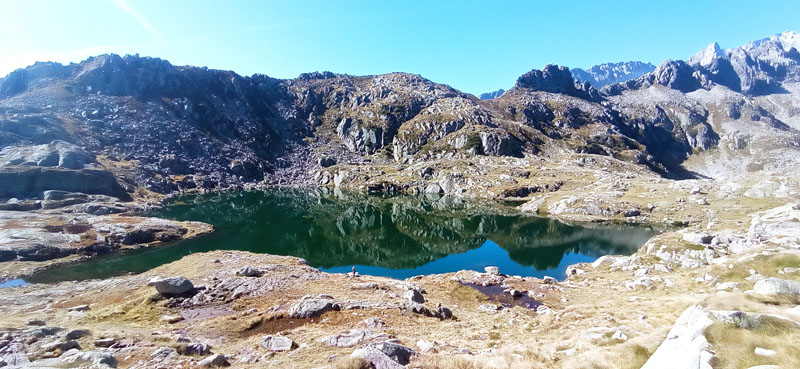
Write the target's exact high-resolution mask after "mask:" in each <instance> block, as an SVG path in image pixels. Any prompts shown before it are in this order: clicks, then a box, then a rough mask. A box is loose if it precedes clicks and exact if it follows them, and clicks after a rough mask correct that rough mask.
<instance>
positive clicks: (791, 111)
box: [0, 33, 800, 193]
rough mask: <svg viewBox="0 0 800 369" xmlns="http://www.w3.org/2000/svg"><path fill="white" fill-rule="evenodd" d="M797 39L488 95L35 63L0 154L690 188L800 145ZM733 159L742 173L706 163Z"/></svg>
mask: <svg viewBox="0 0 800 369" xmlns="http://www.w3.org/2000/svg"><path fill="white" fill-rule="evenodd" d="M793 35H794V36H796V34H794V33H784V34H781V35H778V36H775V37H772V38H769V39H765V40H761V41H756V42H751V43H749V44H747V45H745V46H742V47H739V48H736V49H732V50H726V51H722V50H721V49H719V47H718V46H714V44H712V46H710V47H709V48H707V49H705V50H704V51H702V52H701V53H700V54H698V55H696V56H695V57H692V58H691V59H690V60H689V61H688V62H683V61H665V62H664V63H662V64H661V65H659V66H658V67H657V68H656V69H655V70H654V71H653V72H651V73H647V74H644V75H642V76H641V77H639V78H637V79H634V80H630V81H627V82H622V83H617V84H611V85H607V86H605V87H603V88H602V89H600V90H597V89H596V88H595V87H594V86H592V84H591V83H589V82H588V81H584V82H583V83H579V82H576V81H575V79H574V78H573V74H572V73H571V72H570V70H569V69H568V68H566V67H559V66H554V65H549V66H546V67H545V68H544V69H542V70H533V71H531V72H528V73H526V74H524V75H523V76H521V77H520V78H519V79H518V81H517V84H516V85H515V86H514V88H512V89H511V90H509V91H506V92H505V93H503V94H502V96H500V97H497V98H495V99H492V100H480V99H477V98H475V97H474V96H472V95H469V94H465V93H462V92H460V91H458V90H456V89H453V88H452V87H450V86H446V85H442V84H437V83H434V82H432V81H429V80H427V79H425V78H422V77H421V76H418V75H413V74H405V73H392V74H386V75H376V76H349V75H340V74H334V73H330V72H324V73H306V74H303V75H301V76H299V77H298V78H296V79H291V80H278V79H274V78H270V77H268V76H265V75H259V74H256V75H253V76H249V77H244V76H240V75H237V74H236V73H233V72H229V71H219V70H210V69H207V68H198V67H190V66H173V65H172V64H170V63H169V62H167V61H165V60H161V59H157V58H145V57H138V56H125V57H121V56H118V55H101V56H98V57H93V58H90V59H87V60H86V61H84V62H81V63H79V64H70V65H60V64H57V63H36V64H34V65H32V66H30V67H27V68H25V69H19V70H17V71H15V72H12V73H11V74H9V75H8V76H6V77H5V78H3V79H2V80H0V147H3V148H8V147H12V146H13V147H20V146H30V145H44V144H50V143H51V142H53V141H54V140H61V141H64V142H67V143H71V144H74V145H77V147H78V148H79V149H81V150H85V151H86V152H87V153H90V154H91V155H93V156H97V158H98V161H99V162H101V165H102V166H105V167H106V168H107V169H108V170H109V171H111V172H113V173H114V176H115V178H116V179H117V180H118V181H119V183H120V185H121V186H122V187H123V188H127V189H128V190H132V189H136V188H141V189H144V190H145V191H147V192H149V191H152V192H157V193H171V192H175V191H179V190H188V189H193V188H207V189H213V188H228V187H242V186H247V185H251V184H281V183H283V184H285V183H317V184H331V185H340V184H342V183H345V186H347V185H358V186H360V185H364V181H366V182H367V183H366V185H369V182H370V181H371V180H370V179H369V178H366V179H362V180H361V181H355V182H353V181H341V180H340V181H338V182H337V181H334V179H335V178H334V177H336V176H337V175H339V177H340V178H344V177H343V175H344V174H343V173H344V172H343V171H344V170H346V168H347V167H349V166H353V165H363V164H366V163H371V164H372V165H373V166H376V165H385V166H392V167H394V168H397V169H400V170H402V168H403V167H405V166H406V165H410V164H414V163H422V162H426V161H430V160H440V159H442V160H451V159H467V160H472V159H470V158H475V157H480V156H501V157H502V156H507V157H530V158H535V157H540V158H545V159H548V160H556V161H558V160H564V158H567V157H569V155H571V153H577V154H592V155H603V156H609V157H613V158H616V159H619V160H623V161H628V162H631V163H636V164H640V165H643V166H645V167H646V168H649V169H650V170H652V171H654V172H656V173H659V174H661V175H663V176H668V177H679V178H683V177H690V176H697V175H702V176H714V177H718V176H735V175H739V174H742V173H744V172H745V170H746V168H747V167H748V165H750V164H752V165H750V168H751V169H752V168H755V167H756V166H758V167H760V168H762V169H767V170H777V169H785V168H784V167H785V165H787V163H786V160H783V161H781V160H780V159H779V158H781V157H784V158H786V157H792V156H791V155H789V156H786V154H787V153H789V152H796V151H797V150H798V145H797V143H798V142H799V140H798V138H797V129H798V128H800V115H798V113H800V102H798V97H797V96H798V95H797V93H796V91H797V89H798V88H800V87H798V86H800V85H798V83H799V82H800V67H799V66H798V63H799V62H800V54H798V52H797V49H796V48H795V46H793V45H794V44H795V41H796V39H797V38H796V37H794V36H793ZM761 142H763V143H764V144H763V145H762V144H761ZM14 150H18V149H14ZM743 150H749V153H748V154H747V155H744V154H743V152H742V151H743ZM7 155H9V154H0V156H3V157H5V156H7ZM725 156H730V157H737V158H740V159H741V160H742V161H744V164H745V165H744V166H742V165H736V166H731V167H730V168H728V169H726V171H716V172H712V170H710V169H709V166H708V165H703V164H702V163H701V164H698V165H695V164H696V163H695V162H709V161H714V160H717V158H720V157H725ZM776 158H777V159H776ZM687 159H690V160H687ZM5 162H7V164H4V168H7V169H8V170H12V169H13V168H18V167H19V166H26V165H27V166H31V165H34V166H35V163H26V164H22V163H17V164H8V163H9V162H8V160H5ZM774 163H777V164H774ZM738 164H741V163H738ZM773 164H774V165H773ZM788 164H789V165H791V162H789V163H788ZM12 167H13V168H12ZM367 177H375V176H374V175H373V176H367ZM395 185H397V186H399V187H400V188H401V189H405V190H411V188H408V186H406V185H404V184H403V183H395Z"/></svg>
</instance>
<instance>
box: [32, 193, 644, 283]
mask: <svg viewBox="0 0 800 369" xmlns="http://www.w3.org/2000/svg"><path fill="white" fill-rule="evenodd" d="M512 205H513V204H502V203H498V202H492V201H479V200H469V199H461V198H457V197H440V196H438V195H421V196H377V195H365V194H356V193H346V192H345V193H343V192H338V191H329V190H327V189H317V188H308V189H273V190H267V191H252V192H229V193H212V194H203V195H187V196H183V197H179V198H174V199H172V200H169V201H167V202H166V203H165V206H164V207H163V208H161V209H160V210H158V211H155V212H153V213H151V214H149V215H150V216H154V217H160V218H166V219H173V220H194V221H201V222H206V223H210V224H212V225H213V226H214V228H215V231H214V232H213V233H212V234H210V235H207V236H202V237H199V238H196V239H192V240H188V241H183V242H178V243H175V244H172V245H167V246H163V247H155V248H144V249H141V250H135V251H128V252H122V253H115V254H109V255H103V256H99V257H96V258H93V259H90V260H88V261H83V262H79V263H73V264H65V265H61V266H56V267H53V268H50V269H48V270H47V271H45V272H41V273H37V274H34V275H32V276H30V277H28V278H25V282H29V283H50V282H56V281H63V280H86V279H95V278H109V277H113V276H118V275H123V274H128V273H140V272H144V271H146V270H149V269H152V268H154V267H157V266H159V265H162V264H166V263H170V262H173V261H175V260H178V259H180V258H182V257H183V256H186V255H189V254H192V253H196V252H205V251H211V250H220V249H223V250H244V251H250V252H254V253H269V254H276V255H291V256H297V257H301V258H303V259H305V260H307V261H308V263H309V264H310V265H311V266H314V267H317V268H320V269H321V270H323V271H326V272H331V273H347V272H350V271H351V269H352V268H353V266H355V269H356V271H358V272H359V273H361V274H368V275H379V276H386V277H391V278H398V279H403V278H408V277H411V276H414V275H420V274H435V273H448V272H455V271H458V270H462V269H467V270H476V271H483V270H484V267H486V266H490V265H493V266H498V267H500V271H501V272H502V273H504V274H509V275H520V276H533V277H539V278H541V277H543V276H545V275H548V276H552V277H555V278H558V279H563V278H564V277H565V270H566V268H567V266H569V265H571V264H575V263H579V262H592V261H594V260H595V259H597V258H598V257H600V256H603V255H609V254H615V255H617V254H619V255H629V254H631V253H633V252H635V251H636V250H637V249H638V248H639V247H641V246H642V245H643V244H644V243H645V242H647V240H648V239H650V237H652V236H653V235H654V234H656V233H657V232H658V231H657V230H655V229H653V228H648V227H642V226H629V225H608V224H602V225H601V224H581V225H573V224H566V223H563V222H560V221H558V220H555V219H549V218H542V217H537V216H532V215H524V214H521V213H520V212H519V211H518V210H516V209H514V207H513V206H512Z"/></svg>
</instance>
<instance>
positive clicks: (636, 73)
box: [572, 61, 656, 88]
mask: <svg viewBox="0 0 800 369" xmlns="http://www.w3.org/2000/svg"><path fill="white" fill-rule="evenodd" d="M655 69H656V66H655V65H653V64H650V63H645V62H640V61H629V62H619V63H605V64H599V65H595V66H593V67H591V68H589V69H588V70H583V69H581V68H574V69H572V77H573V78H575V80H576V81H578V82H583V81H588V82H589V83H591V84H592V86H594V87H595V88H601V87H603V86H605V85H610V84H613V83H619V82H625V81H628V80H631V79H635V78H639V77H641V76H643V75H645V74H647V73H650V72H652V71H654V70H655Z"/></svg>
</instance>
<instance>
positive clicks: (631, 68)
mask: <svg viewBox="0 0 800 369" xmlns="http://www.w3.org/2000/svg"><path fill="white" fill-rule="evenodd" d="M655 69H656V66H655V65H653V64H650V63H644V62H640V61H630V62H619V63H605V64H599V65H595V66H593V67H591V68H589V69H587V70H584V69H581V68H575V69H571V70H570V71H571V72H572V78H574V79H575V80H576V81H578V82H584V81H587V82H589V84H591V85H592V87H594V88H597V89H600V88H602V87H604V86H606V85H610V84H614V83H620V82H625V81H628V80H632V79H636V78H639V77H641V76H643V75H645V74H647V73H650V72H652V71H653V70H655ZM504 92H505V90H503V89H502V88H501V89H499V90H497V91H494V92H486V93H482V94H481V95H480V98H481V100H491V99H495V98H498V97H500V95H502V94H503V93H504Z"/></svg>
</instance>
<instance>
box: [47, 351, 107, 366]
mask: <svg viewBox="0 0 800 369" xmlns="http://www.w3.org/2000/svg"><path fill="white" fill-rule="evenodd" d="M61 361H62V362H63V363H66V364H70V367H74V366H81V367H87V366H91V367H93V368H94V367H97V366H103V365H105V366H108V367H111V368H116V367H117V359H116V358H115V357H114V355H112V354H110V353H108V352H103V351H86V352H81V351H78V350H77V349H72V350H69V351H67V352H65V353H64V354H62V355H61Z"/></svg>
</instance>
